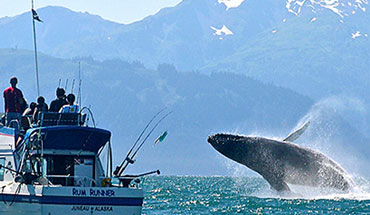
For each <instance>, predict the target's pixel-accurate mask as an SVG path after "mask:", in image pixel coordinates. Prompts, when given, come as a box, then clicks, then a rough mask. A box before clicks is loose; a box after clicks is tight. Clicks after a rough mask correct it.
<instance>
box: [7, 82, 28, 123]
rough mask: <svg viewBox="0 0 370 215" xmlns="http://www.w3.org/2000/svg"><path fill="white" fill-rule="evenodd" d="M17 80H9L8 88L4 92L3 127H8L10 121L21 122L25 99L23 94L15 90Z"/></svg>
mask: <svg viewBox="0 0 370 215" xmlns="http://www.w3.org/2000/svg"><path fill="white" fill-rule="evenodd" d="M17 84H18V79H17V78H16V77H12V78H10V85H11V86H10V87H9V88H7V89H5V90H4V105H5V114H6V119H5V120H6V122H5V125H6V126H9V124H10V122H11V121H12V120H18V122H20V121H21V117H22V107H24V106H25V105H26V104H25V99H24V98H23V93H22V91H21V90H20V89H18V88H17Z"/></svg>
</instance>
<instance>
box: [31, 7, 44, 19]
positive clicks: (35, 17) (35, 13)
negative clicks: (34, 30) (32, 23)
mask: <svg viewBox="0 0 370 215" xmlns="http://www.w3.org/2000/svg"><path fill="white" fill-rule="evenodd" d="M32 17H33V19H34V20H36V21H39V22H43V21H42V20H41V19H40V17H39V15H38V14H37V12H36V10H34V9H32Z"/></svg>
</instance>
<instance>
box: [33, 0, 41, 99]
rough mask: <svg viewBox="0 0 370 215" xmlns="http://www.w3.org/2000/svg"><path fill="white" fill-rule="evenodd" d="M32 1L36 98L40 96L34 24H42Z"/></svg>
mask: <svg viewBox="0 0 370 215" xmlns="http://www.w3.org/2000/svg"><path fill="white" fill-rule="evenodd" d="M31 1H32V8H31V14H32V24H33V45H34V51H35V67H36V86H37V96H40V82H39V64H38V60H37V42H36V41H37V40H36V24H35V20H36V21H39V22H42V20H41V19H40V17H39V15H37V12H36V10H35V4H34V0H31Z"/></svg>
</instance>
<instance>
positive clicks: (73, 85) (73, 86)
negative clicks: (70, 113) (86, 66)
mask: <svg viewBox="0 0 370 215" xmlns="http://www.w3.org/2000/svg"><path fill="white" fill-rule="evenodd" d="M74 88H75V79H73V80H72V89H71V93H72V94H73V91H74Z"/></svg>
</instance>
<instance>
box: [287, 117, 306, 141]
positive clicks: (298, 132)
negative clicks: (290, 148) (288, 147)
mask: <svg viewBox="0 0 370 215" xmlns="http://www.w3.org/2000/svg"><path fill="white" fill-rule="evenodd" d="M310 123H311V121H310V120H308V121H307V122H305V123H304V124H303V126H301V127H299V128H298V129H297V130H295V131H293V132H292V133H290V134H289V135H288V136H287V137H286V138H285V139H284V140H283V141H284V142H293V141H295V140H296V139H298V138H299V137H300V136H301V135H302V134H303V133H304V132H305V131H306V129H307V128H308V126H309V125H310Z"/></svg>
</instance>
